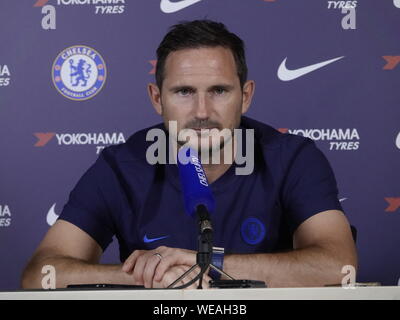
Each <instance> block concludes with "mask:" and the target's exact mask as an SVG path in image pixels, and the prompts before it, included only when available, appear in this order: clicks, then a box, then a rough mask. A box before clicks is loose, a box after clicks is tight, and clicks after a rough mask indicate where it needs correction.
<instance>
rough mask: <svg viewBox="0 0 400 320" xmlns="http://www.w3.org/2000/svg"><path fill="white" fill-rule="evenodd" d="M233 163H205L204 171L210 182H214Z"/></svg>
mask: <svg viewBox="0 0 400 320" xmlns="http://www.w3.org/2000/svg"><path fill="white" fill-rule="evenodd" d="M231 165H232V164H224V163H221V164H205V165H203V168H204V171H205V173H206V176H207V181H208V183H209V184H211V183H213V182H214V181H216V180H217V179H219V178H220V177H221V176H222V175H223V174H224V173H225V172H226V171H228V169H229V168H230V167H231Z"/></svg>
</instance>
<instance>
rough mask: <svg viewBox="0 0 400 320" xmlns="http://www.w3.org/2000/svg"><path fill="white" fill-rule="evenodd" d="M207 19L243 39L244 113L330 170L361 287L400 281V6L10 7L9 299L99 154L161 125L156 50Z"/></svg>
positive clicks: (0, 225)
mask: <svg viewBox="0 0 400 320" xmlns="http://www.w3.org/2000/svg"><path fill="white" fill-rule="evenodd" d="M198 18H209V19H213V20H218V21H221V22H223V23H225V24H226V26H227V27H228V28H229V29H230V30H231V31H233V32H235V33H237V34H238V35H239V36H240V37H241V38H242V39H243V40H244V41H245V43H246V46H247V59H248V66H249V78H251V79H254V80H255V81H256V93H255V98H254V101H253V104H252V106H251V109H250V111H249V112H248V116H250V117H253V118H255V119H257V120H260V121H263V122H265V123H268V124H270V125H272V126H274V127H275V128H277V129H279V130H281V131H282V132H289V133H293V134H299V135H303V136H308V137H310V138H312V139H314V140H315V141H316V143H317V145H318V146H319V147H320V149H321V150H322V151H323V152H324V153H325V155H326V156H327V157H328V159H329V160H330V162H331V164H332V167H333V169H334V171H335V172H336V177H337V180H338V186H339V190H340V200H341V201H342V205H343V207H344V210H345V211H346V214H347V216H348V217H349V220H350V222H351V224H353V225H354V226H356V227H357V229H358V239H357V247H358V252H359V263H360V268H359V272H358V278H357V280H358V281H380V282H382V284H384V285H397V282H398V280H399V277H400V255H399V249H398V246H399V244H400V233H399V223H400V190H399V181H400V179H399V178H400V170H399V159H400V124H399V120H400V109H399V107H400V106H399V98H400V90H399V89H398V88H399V83H400V64H399V62H400V41H399V30H400V1H399V0H379V1H377V0H362V1H361V0H360V1H326V0H296V1H294V0H291V1H290V0H180V1H178V0H173V1H172V0H171V1H170V0H125V1H124V0H18V1H15V0H0V290H10V289H17V288H18V287H19V279H20V275H21V272H22V270H23V267H24V266H25V264H26V263H27V261H28V259H29V258H30V256H31V255H32V253H33V251H34V249H35V248H36V247H37V245H38V244H39V242H40V240H41V239H42V238H43V236H44V234H45V233H46V231H47V230H48V229H49V225H50V224H52V223H54V221H55V219H56V217H57V215H58V214H59V213H60V212H61V209H62V207H63V205H64V204H65V202H66V200H67V198H68V195H69V192H70V191H71V189H72V188H73V187H74V185H75V184H76V182H77V181H78V179H79V177H80V176H81V175H82V174H83V173H84V172H85V170H86V169H87V168H88V167H89V166H90V165H91V164H92V163H93V162H94V161H95V159H96V158H97V157H98V153H99V152H100V151H101V149H102V148H103V147H104V146H107V145H110V144H116V143H121V142H124V141H125V140H126V139H127V138H128V137H129V136H130V135H131V134H133V133H134V132H136V131H137V130H139V129H142V128H144V127H147V126H150V125H152V124H155V123H158V122H160V120H161V119H160V118H159V117H158V116H157V114H156V113H155V111H154V110H153V108H152V106H151V104H150V102H149V99H148V96H147V92H146V85H147V83H148V82H152V81H154V66H155V63H156V60H155V59H156V55H155V50H156V48H157V46H158V44H159V42H160V41H161V39H162V37H163V36H164V35H165V33H166V31H167V29H168V27H169V26H171V25H172V24H175V23H177V22H179V21H181V20H192V19H198ZM278 70H279V71H278ZM396 88H397V89H396ZM117 249H118V246H117V243H116V241H114V242H113V244H112V245H111V246H110V247H109V248H108V249H107V251H106V253H105V255H104V257H103V261H104V262H110V263H111V262H114V263H118V262H119V261H118V252H117Z"/></svg>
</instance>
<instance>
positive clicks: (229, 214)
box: [59, 117, 342, 261]
mask: <svg viewBox="0 0 400 320" xmlns="http://www.w3.org/2000/svg"><path fill="white" fill-rule="evenodd" d="M155 127H157V128H163V125H158V126H154V127H152V128H155ZM241 127H242V128H245V129H246V128H251V129H254V132H255V148H254V151H255V164H254V171H253V173H252V174H250V175H236V174H235V168H236V165H235V164H234V165H232V166H231V167H230V168H229V169H228V170H227V171H226V172H225V173H224V174H223V175H222V176H221V177H220V178H219V179H217V180H216V181H215V182H213V183H212V184H211V185H210V187H211V190H212V192H213V194H214V197H215V202H216V208H215V212H214V213H213V214H212V217H211V219H212V223H213V228H214V246H218V247H223V248H225V252H226V253H267V252H277V251H280V250H287V249H290V248H291V247H292V236H293V233H294V231H295V230H296V229H297V227H298V226H299V225H300V224H301V223H302V222H303V221H305V220H306V219H308V218H309V217H311V216H313V215H315V214H317V213H319V212H322V211H325V210H333V209H336V210H342V208H341V205H340V203H339V201H338V190H337V186H336V180H335V176H334V174H333V172H332V169H331V167H330V165H329V162H328V161H327V159H326V157H325V156H324V155H323V154H322V152H321V151H320V150H319V149H318V148H317V147H316V146H315V144H314V142H313V141H312V140H310V139H308V138H304V137H300V136H295V135H291V134H282V133H280V132H278V131H277V130H275V129H273V128H272V127H270V126H268V125H265V124H263V123H261V122H258V121H255V120H253V119H250V118H247V117H242V121H241ZM149 129H151V128H148V129H144V130H141V131H139V132H137V133H135V134H133V135H132V136H131V137H130V138H129V139H128V140H127V141H126V143H123V144H120V145H116V146H110V147H107V148H105V149H104V150H103V151H102V153H101V154H100V156H99V158H98V159H97V161H96V162H95V163H94V165H92V166H91V167H90V168H89V169H88V171H87V172H86V173H85V174H84V175H83V176H82V177H81V179H80V180H79V182H78V183H77V185H76V186H75V188H74V189H73V190H72V192H71V194H70V197H69V200H68V202H67V204H66V205H65V206H64V209H63V211H62V213H61V215H60V217H59V219H62V220H66V221H69V222H70V223H72V224H74V225H76V226H77V227H79V228H80V229H82V230H83V231H85V232H86V233H87V234H89V235H90V236H91V237H92V238H93V239H94V240H95V241H96V242H97V243H98V244H99V245H100V246H101V248H102V249H103V250H105V249H106V248H107V246H108V245H109V244H110V242H111V241H112V238H113V236H116V238H117V239H118V242H119V248H120V259H121V261H124V260H125V259H126V258H127V257H128V256H129V255H130V254H131V253H132V252H133V251H134V250H137V249H142V250H143V249H154V248H157V247H158V246H161V245H164V246H169V247H177V248H185V249H191V250H196V249H197V233H198V227H197V223H196V220H195V219H194V218H192V217H190V216H187V215H186V214H185V210H184V203H183V197H182V192H181V186H180V182H179V173H178V169H177V165H176V164H166V165H162V164H156V165H150V164H149V163H148V162H147V160H146V150H147V148H148V146H149V145H151V144H152V143H153V142H147V141H146V133H147V131H148V130H149Z"/></svg>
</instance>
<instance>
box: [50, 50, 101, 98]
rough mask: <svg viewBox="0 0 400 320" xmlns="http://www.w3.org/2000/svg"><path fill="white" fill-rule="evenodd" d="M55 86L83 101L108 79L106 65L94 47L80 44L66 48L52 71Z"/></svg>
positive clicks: (67, 94) (65, 94) (60, 90)
mask: <svg viewBox="0 0 400 320" xmlns="http://www.w3.org/2000/svg"><path fill="white" fill-rule="evenodd" d="M51 75H52V79H53V83H54V86H55V87H56V88H57V90H58V92H59V93H61V94H62V95H63V96H64V97H66V98H68V99H71V100H75V101H82V100H87V99H90V98H93V97H94V96H95V95H96V94H98V93H99V92H100V90H101V89H102V87H103V86H104V83H105V81H106V65H105V63H104V60H103V58H102V57H101V55H100V54H99V53H98V52H97V51H96V50H94V49H92V48H89V47H87V46H83V45H79V46H73V47H69V48H67V49H64V50H63V51H62V52H60V54H59V55H58V56H57V58H56V59H55V61H54V64H53V68H52V71H51Z"/></svg>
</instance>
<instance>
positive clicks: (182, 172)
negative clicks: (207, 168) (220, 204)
mask: <svg viewBox="0 0 400 320" xmlns="http://www.w3.org/2000/svg"><path fill="white" fill-rule="evenodd" d="M177 163H178V169H179V177H180V181H181V186H182V192H183V199H184V204H185V211H186V214H188V215H190V216H193V215H195V213H196V208H197V206H198V205H200V204H203V205H204V206H205V207H206V208H207V209H208V212H210V213H213V212H214V210H215V200H214V196H213V194H212V192H211V189H210V187H209V185H208V182H207V177H206V174H205V172H204V169H203V166H202V165H201V163H200V159H199V157H198V155H197V152H196V151H195V150H194V149H192V148H187V147H184V148H181V149H180V150H179V152H178V161H177Z"/></svg>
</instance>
